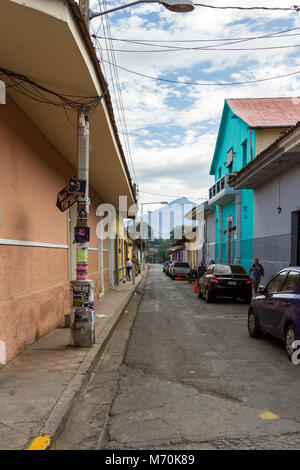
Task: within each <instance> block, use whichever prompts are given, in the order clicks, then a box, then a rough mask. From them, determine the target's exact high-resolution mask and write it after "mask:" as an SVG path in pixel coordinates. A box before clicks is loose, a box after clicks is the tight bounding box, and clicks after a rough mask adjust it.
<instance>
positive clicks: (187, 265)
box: [174, 263, 190, 268]
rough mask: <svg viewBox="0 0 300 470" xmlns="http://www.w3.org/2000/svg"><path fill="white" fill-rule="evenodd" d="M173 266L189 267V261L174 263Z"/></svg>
mask: <svg viewBox="0 0 300 470" xmlns="http://www.w3.org/2000/svg"><path fill="white" fill-rule="evenodd" d="M174 266H175V268H189V267H190V265H189V263H175V264H174Z"/></svg>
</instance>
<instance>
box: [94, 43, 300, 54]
mask: <svg viewBox="0 0 300 470" xmlns="http://www.w3.org/2000/svg"><path fill="white" fill-rule="evenodd" d="M299 46H300V44H290V45H286V46H268V47H250V48H244V47H243V48H228V49H227V48H218V47H215V48H208V47H176V48H173V49H171V50H170V49H159V50H157V49H155V50H142V49H139V50H135V49H113V50H114V51H115V52H132V53H136V52H142V53H143V54H144V53H151V54H152V53H155V52H178V51H200V52H201V51H234V52H237V51H266V50H273V49H289V48H292V47H299ZM103 50H104V51H109V50H111V49H103Z"/></svg>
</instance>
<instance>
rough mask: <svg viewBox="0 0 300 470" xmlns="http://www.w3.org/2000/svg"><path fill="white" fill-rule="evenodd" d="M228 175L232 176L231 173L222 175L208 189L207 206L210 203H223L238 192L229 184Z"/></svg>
mask: <svg viewBox="0 0 300 470" xmlns="http://www.w3.org/2000/svg"><path fill="white" fill-rule="evenodd" d="M230 176H232V175H231V173H227V174H225V175H223V176H222V177H221V178H220V179H219V180H218V181H216V182H215V184H214V185H213V186H212V187H211V188H210V189H209V199H208V204H209V206H211V205H212V204H224V203H226V201H227V200H229V199H230V198H231V199H232V196H233V195H234V194H236V193H237V192H238V191H236V190H235V189H233V188H232V187H231V186H230V185H229V178H230Z"/></svg>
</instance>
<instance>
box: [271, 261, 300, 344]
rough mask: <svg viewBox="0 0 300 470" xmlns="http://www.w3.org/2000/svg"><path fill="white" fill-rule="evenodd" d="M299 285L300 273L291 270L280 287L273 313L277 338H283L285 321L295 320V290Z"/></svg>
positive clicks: (296, 303)
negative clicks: (275, 308) (276, 306)
mask: <svg viewBox="0 0 300 470" xmlns="http://www.w3.org/2000/svg"><path fill="white" fill-rule="evenodd" d="M299 284H300V272H299V271H293V270H291V271H290V272H289V273H288V275H287V277H286V279H285V280H284V283H283V285H282V287H281V291H280V292H279V293H278V294H277V295H278V304H279V305H278V308H277V310H276V311H274V320H273V321H274V323H275V326H276V329H277V333H278V334H277V336H278V337H280V338H284V326H285V324H286V320H288V319H289V320H295V312H297V311H298V305H299V304H298V302H297V301H296V300H297V295H296V294H295V291H296V289H297V288H298V286H299Z"/></svg>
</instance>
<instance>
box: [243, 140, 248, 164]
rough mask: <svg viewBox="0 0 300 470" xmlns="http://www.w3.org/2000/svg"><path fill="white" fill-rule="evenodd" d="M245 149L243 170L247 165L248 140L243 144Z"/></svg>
mask: <svg viewBox="0 0 300 470" xmlns="http://www.w3.org/2000/svg"><path fill="white" fill-rule="evenodd" d="M242 147H243V168H244V166H246V165H247V140H245V141H244V142H243V143H242Z"/></svg>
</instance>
